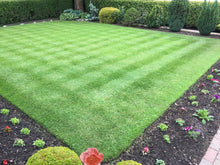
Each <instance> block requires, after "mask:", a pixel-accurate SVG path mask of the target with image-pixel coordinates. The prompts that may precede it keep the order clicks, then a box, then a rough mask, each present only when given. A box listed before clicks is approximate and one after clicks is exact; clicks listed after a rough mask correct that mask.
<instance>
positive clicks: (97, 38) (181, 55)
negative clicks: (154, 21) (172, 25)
mask: <svg viewBox="0 0 220 165" xmlns="http://www.w3.org/2000/svg"><path fill="white" fill-rule="evenodd" d="M0 38H1V40H0V94H1V95H2V96H4V97H5V98H7V99H8V100H9V101H11V102H12V103H13V104H15V105H16V106H18V107H19V108H20V109H21V110H22V111H23V112H25V113H26V114H28V115H29V116H30V117H31V118H33V119H34V120H35V121H36V122H38V123H40V124H41V125H43V126H44V127H45V128H46V129H48V130H49V131H50V132H51V133H52V134H54V135H55V136H56V137H57V138H58V139H61V140H62V141H63V142H65V143H66V144H68V145H69V146H70V147H71V148H72V149H73V150H75V151H76V152H77V153H78V154H80V153H81V152H83V151H85V150H86V149H87V148H88V147H95V148H97V149H98V150H99V151H100V152H102V153H104V156H105V160H108V159H110V158H113V157H117V156H118V155H119V153H120V152H121V151H122V150H125V149H126V148H127V147H128V146H129V145H130V144H131V142H132V141H133V140H134V139H135V138H136V137H138V136H139V135H140V134H141V133H142V132H143V130H144V129H145V128H146V127H148V126H149V125H150V124H151V123H152V122H153V121H155V120H156V119H157V118H158V117H159V116H160V115H162V114H163V112H164V111H165V110H166V109H167V108H168V106H169V105H170V104H171V103H172V102H174V101H175V100H176V99H178V98H179V97H180V96H181V95H182V94H183V93H184V91H185V90H187V88H189V86H190V85H192V84H193V83H194V82H195V81H196V80H197V79H198V78H199V77H200V76H201V75H202V74H204V73H205V71H206V70H207V69H208V68H209V67H210V66H211V65H212V64H214V63H215V62H216V61H217V60H218V59H219V58H220V54H219V52H220V41H219V40H215V39H207V38H199V37H192V36H184V35H178V34H171V33H164V32H154V31H148V30H142V29H135V28H128V27H119V26H113V25H106V24H97V23H79V22H59V21H56V22H48V23H37V24H28V25H18V26H11V27H5V28H0ZM30 145H32V144H30Z"/></svg>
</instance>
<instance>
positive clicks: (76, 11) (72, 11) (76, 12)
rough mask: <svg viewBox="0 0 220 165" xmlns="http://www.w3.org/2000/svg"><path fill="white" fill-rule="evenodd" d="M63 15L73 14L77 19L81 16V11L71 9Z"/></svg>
mask: <svg viewBox="0 0 220 165" xmlns="http://www.w3.org/2000/svg"><path fill="white" fill-rule="evenodd" d="M63 13H69V14H75V15H77V16H78V18H79V17H80V16H81V14H82V11H81V10H73V9H72V8H70V9H66V10H64V11H63Z"/></svg>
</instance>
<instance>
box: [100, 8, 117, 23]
mask: <svg viewBox="0 0 220 165" xmlns="http://www.w3.org/2000/svg"><path fill="white" fill-rule="evenodd" d="M115 13H120V10H119V9H117V8H114V7H104V8H102V9H101V10H100V12H99V21H100V23H109V24H112V23H115V21H116V18H115V17H114V15H115Z"/></svg>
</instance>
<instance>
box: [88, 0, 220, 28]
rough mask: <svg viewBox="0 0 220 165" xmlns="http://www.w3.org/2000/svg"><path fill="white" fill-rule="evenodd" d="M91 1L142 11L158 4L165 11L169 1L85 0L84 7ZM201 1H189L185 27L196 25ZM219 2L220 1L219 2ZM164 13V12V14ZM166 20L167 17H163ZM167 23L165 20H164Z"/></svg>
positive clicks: (97, 5) (98, 5)
mask: <svg viewBox="0 0 220 165" xmlns="http://www.w3.org/2000/svg"><path fill="white" fill-rule="evenodd" d="M90 1H91V2H92V3H93V4H94V5H95V6H96V7H97V8H98V9H101V8H103V7H116V8H119V6H124V8H125V9H126V10H127V9H129V8H131V7H135V8H136V9H137V10H138V11H140V12H141V14H142V13H144V12H146V11H147V12H151V10H152V9H153V7H154V6H155V5H160V6H162V7H163V12H167V10H168V6H169V3H170V1H163V0H161V1H153V0H85V9H86V11H88V4H89V2H90ZM202 3H203V1H201V2H194V1H189V13H188V17H187V20H186V22H185V26H186V27H197V20H198V17H199V14H200V11H201V9H202ZM219 4H220V3H219ZM164 15H166V14H164ZM164 20H167V18H164ZM165 23H166V24H167V22H165Z"/></svg>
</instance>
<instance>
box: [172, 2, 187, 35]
mask: <svg viewBox="0 0 220 165" xmlns="http://www.w3.org/2000/svg"><path fill="white" fill-rule="evenodd" d="M187 13H188V0H172V1H171V3H170V5H169V10H168V24H169V28H170V31H174V32H178V31H180V30H181V29H182V28H183V27H184V24H185V21H186V17H187Z"/></svg>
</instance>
